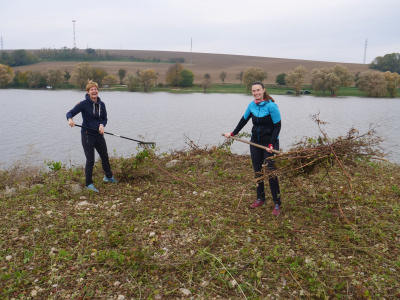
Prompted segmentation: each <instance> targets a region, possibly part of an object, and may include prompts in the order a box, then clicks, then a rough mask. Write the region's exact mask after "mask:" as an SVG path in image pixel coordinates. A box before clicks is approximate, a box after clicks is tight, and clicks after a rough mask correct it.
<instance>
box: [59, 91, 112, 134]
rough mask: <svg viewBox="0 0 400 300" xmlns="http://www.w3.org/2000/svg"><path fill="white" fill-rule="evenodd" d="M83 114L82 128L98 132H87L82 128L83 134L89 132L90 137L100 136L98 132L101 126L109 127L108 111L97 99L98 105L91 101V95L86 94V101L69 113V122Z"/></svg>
mask: <svg viewBox="0 0 400 300" xmlns="http://www.w3.org/2000/svg"><path fill="white" fill-rule="evenodd" d="M79 113H82V126H85V127H89V128H93V129H96V130H87V129H85V128H82V132H87V133H88V134H90V135H97V134H100V133H99V132H98V129H99V126H100V124H103V126H104V127H105V126H106V125H107V110H106V105H105V104H104V102H102V101H101V100H100V98H99V97H97V103H96V102H93V101H92V99H90V97H89V94H86V99H85V100H83V101H81V102H79V103H78V104H77V105H75V107H74V108H73V109H71V110H70V111H69V112H68V113H67V120H68V119H70V118H73V117H75V116H76V115H77V114H79Z"/></svg>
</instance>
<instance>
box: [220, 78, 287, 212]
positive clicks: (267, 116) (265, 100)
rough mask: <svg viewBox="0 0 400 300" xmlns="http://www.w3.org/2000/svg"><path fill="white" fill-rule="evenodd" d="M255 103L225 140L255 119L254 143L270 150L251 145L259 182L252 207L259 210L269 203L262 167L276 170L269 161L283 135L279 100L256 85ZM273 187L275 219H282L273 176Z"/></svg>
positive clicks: (271, 188) (270, 184)
mask: <svg viewBox="0 0 400 300" xmlns="http://www.w3.org/2000/svg"><path fill="white" fill-rule="evenodd" d="M251 90H252V94H253V97H254V101H252V102H251V103H250V104H249V105H248V107H247V109H246V111H245V113H244V115H243V117H242V118H241V119H240V121H239V123H238V125H237V126H236V128H235V130H233V131H232V132H231V133H225V134H224V135H225V137H227V138H229V137H231V136H235V135H237V134H238V133H239V132H240V130H242V128H243V127H244V126H245V125H246V124H247V122H248V121H249V120H250V119H252V122H253V128H252V130H251V142H252V143H255V144H259V145H261V146H264V147H267V150H265V149H262V148H259V147H257V146H253V145H250V155H251V160H252V163H253V168H254V172H255V176H256V178H259V180H258V181H257V200H256V201H255V202H254V203H253V204H251V205H250V207H251V208H257V207H260V206H262V205H264V203H265V191H264V180H263V179H262V176H263V174H262V165H263V164H265V163H266V166H267V169H268V170H273V169H274V168H275V166H274V161H273V160H271V159H267V158H268V157H271V156H273V155H274V154H273V153H272V149H276V150H279V132H280V130H281V114H280V112H279V108H278V106H277V105H276V103H275V100H274V99H273V98H272V97H271V96H270V95H268V94H267V92H266V91H265V87H264V85H263V84H262V82H259V81H256V82H254V83H253V84H252V87H251ZM269 186H270V190H271V194H272V200H273V201H274V204H275V206H274V210H273V212H272V213H273V214H274V215H279V214H280V211H281V204H282V203H281V195H280V188H279V181H278V178H277V177H276V176H269Z"/></svg>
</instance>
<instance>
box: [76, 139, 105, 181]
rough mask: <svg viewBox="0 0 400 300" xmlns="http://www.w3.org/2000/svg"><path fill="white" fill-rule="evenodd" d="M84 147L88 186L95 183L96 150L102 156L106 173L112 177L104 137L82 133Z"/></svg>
mask: <svg viewBox="0 0 400 300" xmlns="http://www.w3.org/2000/svg"><path fill="white" fill-rule="evenodd" d="M81 136H82V146H83V151H84V152H85V156H86V165H85V176H86V186H88V185H90V184H92V183H93V179H92V174H93V166H94V149H96V151H97V153H98V154H99V155H100V158H101V164H102V166H103V170H104V173H105V174H106V176H107V177H108V178H111V177H112V172H111V166H110V160H109V158H108V152H107V145H106V140H105V139H104V136H103V135H100V134H99V135H96V136H93V135H88V134H86V133H82V134H81Z"/></svg>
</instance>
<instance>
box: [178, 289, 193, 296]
mask: <svg viewBox="0 0 400 300" xmlns="http://www.w3.org/2000/svg"><path fill="white" fill-rule="evenodd" d="M179 290H180V292H181V293H182V294H184V295H185V296H189V295H191V294H192V292H191V291H189V290H188V289H179Z"/></svg>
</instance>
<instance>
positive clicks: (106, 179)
mask: <svg viewBox="0 0 400 300" xmlns="http://www.w3.org/2000/svg"><path fill="white" fill-rule="evenodd" d="M103 181H104V182H111V183H117V182H118V180H116V179H115V178H114V177H111V178H108V177H107V176H104V178H103Z"/></svg>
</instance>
